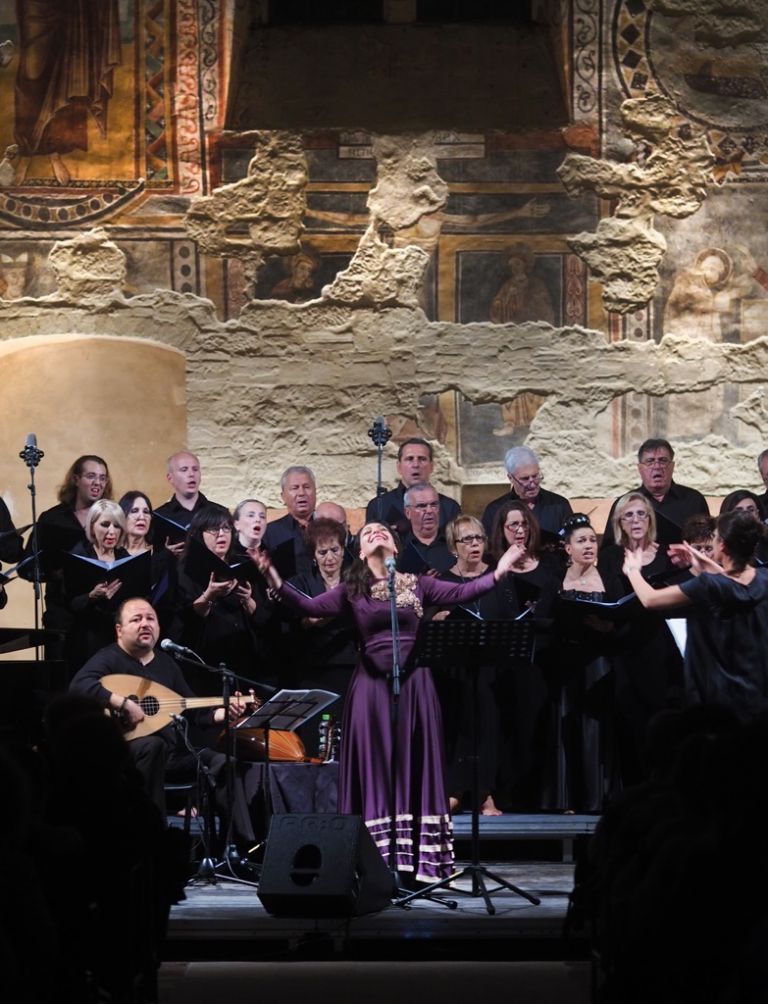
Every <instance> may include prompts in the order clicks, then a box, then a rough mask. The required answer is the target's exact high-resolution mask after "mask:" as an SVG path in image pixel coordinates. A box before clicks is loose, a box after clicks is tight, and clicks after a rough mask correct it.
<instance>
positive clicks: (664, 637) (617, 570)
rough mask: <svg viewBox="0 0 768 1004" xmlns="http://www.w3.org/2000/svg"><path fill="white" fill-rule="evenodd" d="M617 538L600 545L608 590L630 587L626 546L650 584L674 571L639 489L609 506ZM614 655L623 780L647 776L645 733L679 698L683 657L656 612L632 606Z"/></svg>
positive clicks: (663, 582)
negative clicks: (614, 542)
mask: <svg viewBox="0 0 768 1004" xmlns="http://www.w3.org/2000/svg"><path fill="white" fill-rule="evenodd" d="M612 522H613V531H614V535H615V539H616V540H617V541H618V543H616V544H609V545H608V546H607V547H603V549H602V550H601V551H600V555H599V558H598V570H599V572H600V576H601V577H602V580H603V582H604V583H605V588H606V592H607V593H608V595H610V596H614V597H615V596H626V595H628V594H629V593H632V592H633V589H632V586H631V584H630V582H629V579H628V578H627V577H626V575H625V574H624V572H623V571H622V566H623V565H624V554H625V551H628V552H630V553H631V554H633V555H634V556H635V564H636V565H637V566H638V567H639V569H640V574H641V575H642V577H643V578H644V579H645V580H646V582H648V583H649V584H650V585H651V586H653V587H654V588H657V587H659V586H664V585H666V583H667V581H668V580H669V578H670V576H673V575H676V570H675V568H674V566H673V565H672V563H671V561H670V558H669V555H668V554H667V550H666V548H663V547H660V546H659V544H658V542H657V540H656V513H655V511H654V509H653V506H652V505H651V503H650V501H649V499H648V498H647V497H646V496H645V495H644V494H642V492H636V491H635V492H628V493H627V494H626V495H622V497H621V498H620V499H619V501H618V502H617V503H616V507H615V509H614V512H613V520H612ZM616 642H617V653H616V656H615V659H614V669H615V678H616V689H615V709H616V716H615V727H616V740H617V745H618V757H619V767H620V772H621V780H622V783H623V784H624V785H629V784H637V783H639V782H641V781H644V780H645V779H646V778H647V776H648V770H649V762H648V756H647V746H646V733H647V729H648V724H649V722H650V721H651V719H652V718H653V717H654V716H655V715H656V714H658V712H660V711H663V710H664V709H665V708H669V707H679V706H680V705H681V704H682V701H683V692H684V683H683V660H682V656H681V654H680V650H679V649H678V647H677V645H676V643H675V641H674V639H673V637H672V634H671V632H670V630H669V628H668V627H667V624H666V621H665V619H664V617H663V615H661V614H657V613H654V612H653V611H650V610H643V609H642V608H639V607H634V608H633V609H632V611H628V616H627V621H626V623H624V624H623V625H622V627H621V631H620V632H619V633H618V636H617V639H616Z"/></svg>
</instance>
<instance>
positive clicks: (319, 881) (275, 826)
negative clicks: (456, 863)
mask: <svg viewBox="0 0 768 1004" xmlns="http://www.w3.org/2000/svg"><path fill="white" fill-rule="evenodd" d="M394 892H395V889H394V879H393V877H392V874H391V873H390V871H389V869H388V868H387V866H386V864H385V863H384V859H383V858H382V856H381V854H380V853H379V851H378V848H377V847H376V844H375V843H374V842H373V837H371V835H370V833H369V832H368V828H367V827H366V825H365V823H364V822H363V819H362V817H361V816H338V815H333V814H332V813H285V814H278V815H275V816H273V817H272V823H271V826H270V828H269V836H268V838H267V848H266V851H265V853H264V864H263V865H262V869H261V878H260V880H259V890H258V895H259V899H260V900H261V902H262V903H263V904H264V907H265V909H266V910H267V911H268V912H269V913H271V914H273V915H274V916H275V917H358V916H361V915H362V914H365V913H376V912H377V911H378V910H383V909H384V907H385V906H387V905H388V904H389V903H390V901H391V899H392V896H393V895H394Z"/></svg>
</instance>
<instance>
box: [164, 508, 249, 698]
mask: <svg viewBox="0 0 768 1004" xmlns="http://www.w3.org/2000/svg"><path fill="white" fill-rule="evenodd" d="M234 536H235V526H234V523H233V521H232V516H231V514H230V512H229V510H228V509H225V508H224V506H221V505H216V504H215V503H212V502H211V503H209V504H208V505H206V506H204V507H203V508H202V509H198V511H197V512H196V513H195V514H194V516H193V517H192V522H191V523H190V526H189V532H188V533H187V540H186V543H185V545H184V552H183V554H182V557H181V559H180V562H179V568H178V583H177V588H176V591H175V597H174V604H175V617H174V624H173V627H172V629H171V632H170V634H171V637H172V638H173V640H174V641H176V642H179V643H180V644H182V645H185V646H186V647H187V648H191V649H192V650H193V651H194V652H196V653H197V655H199V656H200V658H201V659H202V660H203V662H206V663H208V664H209V665H213V666H218V665H219V664H220V663H222V662H223V663H224V664H225V665H226V667H227V668H228V669H230V670H231V671H232V672H233V673H242V674H243V675H244V676H246V677H249V678H254V677H255V676H256V675H257V673H258V672H260V671H261V667H260V666H259V665H258V661H259V656H260V639H259V632H258V620H257V614H258V605H257V602H256V600H255V599H254V597H253V589H252V587H251V584H250V582H247V581H246V582H238V580H237V578H236V577H235V575H234V573H232V574H231V575H230V574H228V573H227V572H226V571H224V570H222V573H221V575H218V574H216V573H214V572H209V571H208V570H207V567H206V571H201V568H202V567H204V564H205V563H204V562H200V561H197V560H196V558H195V554H194V551H195V548H205V549H206V550H208V551H210V552H212V553H213V554H215V555H216V557H218V558H220V559H221V560H222V561H223V562H224V563H226V564H227V565H231V564H232V556H233V541H234ZM184 674H185V676H187V678H188V680H189V683H190V686H191V687H192V689H193V690H194V691H195V693H197V694H200V695H201V696H205V695H208V694H211V695H212V694H220V693H221V679H220V678H219V677H218V676H217V675H215V674H213V673H209V672H207V671H205V670H199V671H195V670H194V668H193V667H191V666H190V665H189V664H187V663H185V664H184ZM259 679H261V677H259ZM261 682H263V679H262V680H261Z"/></svg>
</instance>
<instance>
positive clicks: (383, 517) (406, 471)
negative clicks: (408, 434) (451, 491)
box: [365, 436, 461, 535]
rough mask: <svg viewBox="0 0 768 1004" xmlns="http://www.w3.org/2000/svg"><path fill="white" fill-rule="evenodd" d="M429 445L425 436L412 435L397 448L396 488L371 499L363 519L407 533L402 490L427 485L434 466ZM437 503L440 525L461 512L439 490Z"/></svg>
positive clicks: (409, 526) (457, 506)
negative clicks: (438, 504)
mask: <svg viewBox="0 0 768 1004" xmlns="http://www.w3.org/2000/svg"><path fill="white" fill-rule="evenodd" d="M433 461H434V455H433V452H432V447H431V446H430V444H429V443H428V442H427V441H426V439H420V438H419V437H418V436H414V437H412V438H411V439H406V440H405V442H403V443H401V444H400V447H399V449H398V451H397V475H398V477H399V478H400V482H399V484H398V486H397V488H393V489H392V491H389V492H386V493H385V494H383V495H379V496H377V497H376V498H373V499H371V501H370V502H369V503H368V506H367V507H366V510H365V522H366V523H371V522H376V523H385V524H386V525H387V526H389V527H392V529H394V530H397V532H398V533H399V534H401V535H402V534H406V533H408V531H409V530H410V528H411V525H410V522H409V521H408V518H407V517H406V515H405V501H404V496H405V492H406V490H407V489H408V488H410V487H411V486H412V485H418V484H426V483H428V482H429V480H430V478H431V477H432V468H433V466H434V464H433ZM437 497H438V500H439V502H440V514H439V525H440V529H441V530H442V529H444V528H445V525H446V524H447V523H450V521H451V520H452V519H455V517H456V516H458V515H459V512H460V511H461V510H460V508H459V504H458V503H457V502H455V501H454V500H453V499H452V498H448V496H447V495H441V494H440V493H439V492H438V496H437Z"/></svg>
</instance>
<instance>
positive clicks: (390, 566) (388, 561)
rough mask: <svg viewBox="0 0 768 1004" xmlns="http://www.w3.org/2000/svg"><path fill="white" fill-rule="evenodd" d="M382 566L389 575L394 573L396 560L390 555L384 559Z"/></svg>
mask: <svg viewBox="0 0 768 1004" xmlns="http://www.w3.org/2000/svg"><path fill="white" fill-rule="evenodd" d="M384 566H385V568H386V569H387V571H388V572H389V574H390V575H394V574H395V572H396V571H397V562H396V561H395V559H394V558H393V557H392V556H391V555H390V556H389V557H388V558H385V559H384Z"/></svg>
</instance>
